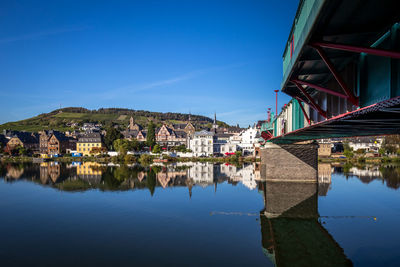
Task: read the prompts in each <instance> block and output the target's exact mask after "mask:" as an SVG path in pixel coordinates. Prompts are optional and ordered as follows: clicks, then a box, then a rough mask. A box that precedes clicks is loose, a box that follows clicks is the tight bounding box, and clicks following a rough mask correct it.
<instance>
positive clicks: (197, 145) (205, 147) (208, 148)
mask: <svg viewBox="0 0 400 267" xmlns="http://www.w3.org/2000/svg"><path fill="white" fill-rule="evenodd" d="M214 135H215V133H214V132H211V131H206V130H202V131H200V132H195V133H194V134H193V137H192V138H190V140H189V149H190V150H192V152H193V155H194V156H195V157H200V156H212V155H213V154H214Z"/></svg>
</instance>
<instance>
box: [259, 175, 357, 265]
mask: <svg viewBox="0 0 400 267" xmlns="http://www.w3.org/2000/svg"><path fill="white" fill-rule="evenodd" d="M259 190H260V191H261V192H262V194H263V196H264V205H265V208H264V210H262V211H261V212H260V223H261V242H262V247H263V251H264V254H265V255H266V256H268V258H269V259H270V260H271V261H272V262H273V263H274V264H275V265H276V266H352V263H351V261H350V260H349V259H348V258H347V257H346V255H345V254H344V252H343V249H342V248H341V247H340V246H339V244H338V243H337V242H336V241H335V240H334V239H333V237H332V236H331V235H330V234H329V233H328V231H327V230H326V229H325V228H323V227H322V225H321V223H320V222H319V221H318V195H317V190H318V189H317V184H316V183H302V182H278V181H266V182H259Z"/></svg>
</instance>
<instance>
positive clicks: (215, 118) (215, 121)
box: [212, 112, 218, 131]
mask: <svg viewBox="0 0 400 267" xmlns="http://www.w3.org/2000/svg"><path fill="white" fill-rule="evenodd" d="M212 128H213V130H214V131H216V130H217V128H218V124H217V113H216V112H214V122H213V126H212Z"/></svg>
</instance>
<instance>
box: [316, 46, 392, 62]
mask: <svg viewBox="0 0 400 267" xmlns="http://www.w3.org/2000/svg"><path fill="white" fill-rule="evenodd" d="M311 46H316V47H324V48H330V49H336V50H342V51H348V52H355V53H367V54H371V55H375V56H380V57H390V58H397V59H400V52H399V51H393V50H386V49H379V48H373V47H362V46H354V45H345V44H335V43H329V42H315V43H312V44H311Z"/></svg>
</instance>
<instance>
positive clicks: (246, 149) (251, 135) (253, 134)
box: [238, 126, 260, 155]
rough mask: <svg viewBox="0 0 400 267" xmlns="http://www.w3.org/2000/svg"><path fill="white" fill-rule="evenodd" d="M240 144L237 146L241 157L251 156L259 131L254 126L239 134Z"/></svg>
mask: <svg viewBox="0 0 400 267" xmlns="http://www.w3.org/2000/svg"><path fill="white" fill-rule="evenodd" d="M240 136H241V142H240V143H239V144H238V146H239V148H240V149H241V150H242V153H243V155H252V154H253V153H254V148H255V144H256V143H258V138H259V137H260V130H259V129H257V127H256V126H253V127H249V128H247V129H246V130H244V131H242V132H241V133H240Z"/></svg>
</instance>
